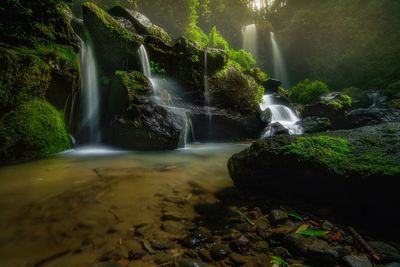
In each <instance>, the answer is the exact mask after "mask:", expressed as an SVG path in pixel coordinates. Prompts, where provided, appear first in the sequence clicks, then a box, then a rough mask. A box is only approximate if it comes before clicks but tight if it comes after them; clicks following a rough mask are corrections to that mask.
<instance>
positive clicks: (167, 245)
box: [150, 239, 176, 250]
mask: <svg viewBox="0 0 400 267" xmlns="http://www.w3.org/2000/svg"><path fill="white" fill-rule="evenodd" d="M150 242H151V246H152V247H153V248H154V249H157V250H165V249H172V248H175V247H176V245H175V243H174V242H172V241H170V240H167V239H153V240H151V241H150Z"/></svg>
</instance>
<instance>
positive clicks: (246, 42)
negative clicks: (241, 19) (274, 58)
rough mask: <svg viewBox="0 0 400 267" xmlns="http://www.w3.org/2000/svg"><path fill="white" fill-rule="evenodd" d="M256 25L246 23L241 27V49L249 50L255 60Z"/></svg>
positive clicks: (256, 48)
mask: <svg viewBox="0 0 400 267" xmlns="http://www.w3.org/2000/svg"><path fill="white" fill-rule="evenodd" d="M257 42H258V40H257V26H256V25H255V24H250V25H247V26H245V27H244V28H243V49H244V50H246V51H248V52H250V53H251V54H252V55H253V57H254V59H255V60H256V61H257V54H258V43H257Z"/></svg>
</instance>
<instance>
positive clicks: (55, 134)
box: [0, 99, 72, 161]
mask: <svg viewBox="0 0 400 267" xmlns="http://www.w3.org/2000/svg"><path fill="white" fill-rule="evenodd" d="M71 145H72V144H71V140H70V137H69V135H68V132H67V129H66V126H65V122H64V119H63V116H62V114H61V113H60V112H58V111H57V110H56V109H55V108H54V107H53V106H52V105H50V104H49V103H47V102H46V101H44V100H40V99H34V100H31V101H28V102H26V103H24V104H22V105H20V106H19V107H18V108H17V109H15V111H13V112H10V113H8V114H7V115H5V116H4V117H3V118H2V119H1V121H0V159H1V160H3V161H13V160H20V159H32V158H38V157H43V156H46V155H50V154H53V153H57V152H60V151H64V150H66V149H69V148H70V147H71Z"/></svg>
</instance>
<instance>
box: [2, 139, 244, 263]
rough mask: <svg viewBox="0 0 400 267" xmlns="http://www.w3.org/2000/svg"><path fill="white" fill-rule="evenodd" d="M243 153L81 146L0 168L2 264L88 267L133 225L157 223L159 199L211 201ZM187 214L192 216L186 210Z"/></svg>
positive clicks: (218, 147) (227, 147)
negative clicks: (193, 196)
mask: <svg viewBox="0 0 400 267" xmlns="http://www.w3.org/2000/svg"><path fill="white" fill-rule="evenodd" d="M246 147H248V146H247V145H242V144H208V145H196V146H187V147H186V149H180V150H175V151H166V152H138V151H121V150H114V149H111V148H106V147H83V148H78V149H75V150H71V151H67V152H64V153H60V154H57V155H54V156H51V157H49V158H46V159H42V160H37V161H31V162H27V163H22V164H18V165H12V166H3V167H1V168H0V182H1V184H2V186H1V187H0V228H1V231H0V266H39V265H37V263H38V262H41V261H43V260H46V259H51V260H50V261H49V262H48V263H46V264H44V265H43V266H57V267H71V266H92V265H93V263H94V262H96V261H97V260H98V259H99V257H100V255H102V253H104V252H105V250H107V249H110V248H115V247H116V246H118V244H120V243H119V242H121V241H120V240H121V238H123V237H124V236H125V234H127V233H128V232H129V231H130V229H131V228H132V227H133V226H134V225H139V224H143V223H153V222H160V220H161V219H160V216H161V214H160V206H159V205H160V197H159V195H160V194H181V195H185V196H186V195H188V194H189V193H190V192H191V190H193V187H194V186H195V187H196V188H202V190H203V191H204V192H208V194H211V195H212V194H213V192H219V191H221V190H224V189H225V188H230V187H232V186H233V185H232V181H231V179H230V178H229V174H228V170H227V167H226V163H227V161H228V159H229V157H230V156H231V155H232V154H234V153H237V152H239V151H241V150H243V149H244V148H246ZM209 201H213V199H211V198H210V199H209ZM187 215H188V216H195V213H194V211H193V209H192V208H190V209H189V210H188V214H187ZM110 229H117V231H116V230H113V231H111V232H110ZM115 231H116V232H115ZM123 233H125V234H123ZM40 266H42V265H40ZM142 266H145V265H142Z"/></svg>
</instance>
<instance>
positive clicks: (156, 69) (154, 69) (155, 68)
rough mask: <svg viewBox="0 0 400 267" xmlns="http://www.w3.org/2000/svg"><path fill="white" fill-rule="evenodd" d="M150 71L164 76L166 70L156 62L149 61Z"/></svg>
mask: <svg viewBox="0 0 400 267" xmlns="http://www.w3.org/2000/svg"><path fill="white" fill-rule="evenodd" d="M150 68H151V72H152V73H154V74H157V75H161V76H165V75H166V74H167V71H166V70H165V69H164V68H162V67H161V66H160V64H158V63H157V62H154V61H150Z"/></svg>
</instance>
